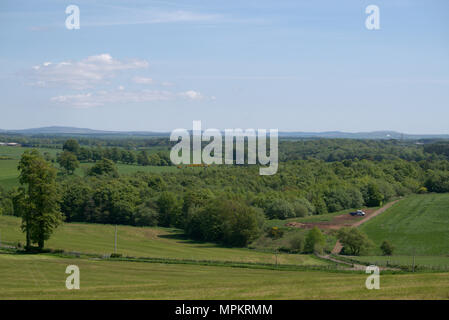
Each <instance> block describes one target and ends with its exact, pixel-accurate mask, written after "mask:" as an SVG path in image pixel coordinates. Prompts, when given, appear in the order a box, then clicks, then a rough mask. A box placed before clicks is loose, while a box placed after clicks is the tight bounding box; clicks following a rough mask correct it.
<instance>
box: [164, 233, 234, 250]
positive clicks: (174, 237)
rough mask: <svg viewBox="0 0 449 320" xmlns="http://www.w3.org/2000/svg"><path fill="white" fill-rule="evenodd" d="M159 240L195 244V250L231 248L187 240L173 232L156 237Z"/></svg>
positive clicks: (183, 234) (182, 235)
mask: <svg viewBox="0 0 449 320" xmlns="http://www.w3.org/2000/svg"><path fill="white" fill-rule="evenodd" d="M158 237H159V238H164V239H171V240H177V242H182V243H186V244H196V246H194V247H196V248H232V247H228V246H225V245H222V244H218V243H211V242H205V241H199V240H194V239H191V238H189V237H188V236H187V235H186V234H185V233H182V232H174V233H170V234H161V235H158Z"/></svg>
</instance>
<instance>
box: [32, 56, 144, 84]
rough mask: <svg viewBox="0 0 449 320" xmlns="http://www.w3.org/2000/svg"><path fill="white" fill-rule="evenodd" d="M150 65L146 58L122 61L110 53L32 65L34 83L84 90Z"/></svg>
mask: <svg viewBox="0 0 449 320" xmlns="http://www.w3.org/2000/svg"><path fill="white" fill-rule="evenodd" d="M147 67H148V62H147V61H145V60H138V59H134V60H129V61H121V60H117V59H114V58H112V57H111V55H110V54H107V53H105V54H100V55H95V56H90V57H87V58H85V59H83V60H80V61H63V62H58V63H53V62H44V63H43V64H41V65H37V66H34V67H32V70H31V74H30V77H31V81H32V84H34V85H37V86H42V87H47V86H57V85H59V86H60V85H62V86H68V87H70V88H72V89H76V90H82V89H86V88H92V87H93V86H94V85H97V84H102V83H104V82H105V81H108V80H110V79H112V78H114V77H115V76H116V74H117V73H118V72H120V71H126V70H132V69H144V68H147Z"/></svg>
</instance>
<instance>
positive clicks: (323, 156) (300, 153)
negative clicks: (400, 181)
mask: <svg viewBox="0 0 449 320" xmlns="http://www.w3.org/2000/svg"><path fill="white" fill-rule="evenodd" d="M430 142H431V141H425V140H424V142H417V141H409V140H406V141H402V140H355V139H313V140H294V141H291V140H290V141H282V142H281V143H280V160H281V161H289V160H306V159H320V160H324V161H327V162H334V161H342V160H356V159H359V160H362V159H366V160H373V161H381V160H396V159H404V160H408V161H420V160H426V159H446V160H449V152H446V153H444V152H437V151H439V150H440V147H441V144H435V143H430ZM435 146H437V147H436V148H435ZM447 146H448V144H446V147H447Z"/></svg>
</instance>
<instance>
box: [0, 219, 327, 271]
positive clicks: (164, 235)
mask: <svg viewBox="0 0 449 320" xmlns="http://www.w3.org/2000/svg"><path fill="white" fill-rule="evenodd" d="M117 230H118V232H117V234H118V244H117V247H118V250H117V252H118V253H121V254H123V255H124V256H132V257H153V258H175V259H192V260H217V261H218V260H219V261H235V262H256V263H272V264H274V263H276V261H277V263H279V264H294V265H327V262H326V261H323V260H320V259H317V258H315V257H314V256H312V255H301V254H277V255H274V254H273V253H269V252H261V251H256V250H251V249H246V248H226V247H221V246H219V245H216V244H212V243H203V242H195V241H191V240H187V239H184V238H183V237H182V233H181V232H180V231H179V230H176V229H169V228H150V227H132V226H118V229H117ZM0 233H1V240H2V242H6V243H8V244H17V242H19V241H20V242H22V243H23V242H24V234H23V233H22V232H21V231H20V219H19V218H16V217H11V216H0ZM114 234H115V226H112V225H100V224H86V223H70V224H68V223H66V224H63V225H62V226H60V227H59V228H58V229H57V231H56V232H55V234H54V235H53V236H52V238H51V239H50V240H49V241H48V242H47V243H46V246H47V247H48V248H52V249H63V250H65V251H74V252H82V253H95V254H110V253H113V252H114Z"/></svg>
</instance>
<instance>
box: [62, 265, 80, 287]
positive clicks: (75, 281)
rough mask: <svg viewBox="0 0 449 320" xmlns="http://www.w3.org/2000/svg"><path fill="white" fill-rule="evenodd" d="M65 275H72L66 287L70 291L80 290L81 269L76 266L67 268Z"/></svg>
mask: <svg viewBox="0 0 449 320" xmlns="http://www.w3.org/2000/svg"><path fill="white" fill-rule="evenodd" d="M65 273H67V274H70V275H69V276H68V277H67V279H66V280H65V287H66V288H67V289H69V290H72V289H79V288H80V268H79V267H78V266H76V265H74V264H72V265H70V266H67V268H66V269H65Z"/></svg>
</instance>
